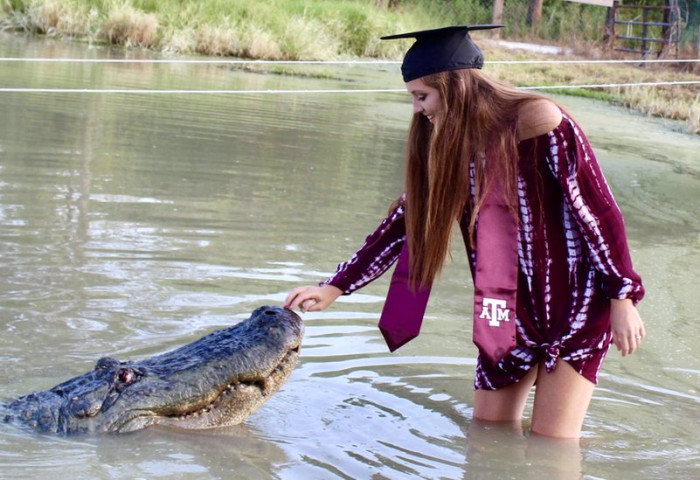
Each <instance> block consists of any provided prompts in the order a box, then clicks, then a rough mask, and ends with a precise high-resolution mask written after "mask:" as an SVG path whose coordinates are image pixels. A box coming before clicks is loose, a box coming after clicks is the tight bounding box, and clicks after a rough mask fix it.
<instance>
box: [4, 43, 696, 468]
mask: <svg viewBox="0 0 700 480" xmlns="http://www.w3.org/2000/svg"><path fill="white" fill-rule="evenodd" d="M122 54H123V53H121V52H111V51H109V50H105V49H101V48H91V49H88V50H87V51H86V49H85V46H83V45H71V44H61V43H59V42H52V41H48V42H34V41H31V40H25V39H21V38H20V37H14V36H4V35H2V34H0V56H44V55H45V56H63V57H81V56H84V55H93V56H102V55H104V56H107V57H109V56H115V55H122ZM338 77H339V79H334V80H313V79H308V78H305V79H302V78H292V77H281V76H273V75H262V74H257V73H245V72H240V71H232V70H230V69H227V68H220V67H211V66H207V67H192V66H183V65H159V66H155V65H141V64H139V65H107V66H95V65H91V66H89V65H80V66H75V65H73V66H71V65H63V66H57V65H51V66H49V65H44V64H31V65H22V64H17V65H13V66H7V65H4V64H2V63H0V82H2V84H3V85H7V86H65V87H76V88H82V87H91V88H95V87H105V88H109V87H120V88H124V87H136V88H143V87H151V88H205V87H210V88H255V89H260V88H279V87H280V86H284V87H287V88H309V86H313V87H314V88H335V87H337V86H338V85H351V84H352V83H353V82H355V83H357V82H360V81H361V82H363V83H362V85H364V84H367V85H368V86H369V87H370V88H371V87H375V86H380V87H383V88H386V87H394V86H396V87H400V80H399V77H398V76H397V75H396V72H382V71H370V72H367V71H365V72H364V73H363V74H362V76H361V77H360V76H359V75H358V74H357V73H355V72H350V73H349V72H346V71H342V72H340V73H339V75H338ZM392 82H394V83H392ZM563 102H564V103H565V104H567V105H569V106H570V108H571V110H572V112H573V113H574V115H575V116H576V117H577V119H578V120H579V121H580V122H581V123H582V125H583V126H584V128H585V129H586V131H587V132H588V133H589V136H590V138H591V140H592V142H593V144H594V145H595V146H596V148H597V151H598V154H599V156H600V160H601V164H602V165H603V168H604V170H605V172H606V174H607V175H608V178H609V180H610V182H611V184H612V187H613V190H614V192H615V195H616V198H617V199H618V201H619V203H620V204H621V206H622V209H623V210H624V211H625V214H626V219H627V223H628V229H629V230H630V237H631V244H632V250H633V255H634V258H635V261H636V264H637V267H638V270H639V271H640V272H641V273H642V275H643V276H644V278H645V281H646V285H647V289H648V291H649V294H648V298H647V300H645V302H643V303H642V305H641V309H642V314H643V315H644V317H645V319H646V321H647V331H648V339H647V341H646V342H645V346H644V348H643V349H642V350H641V352H639V353H638V354H635V355H634V356H633V357H630V358H625V359H624V360H623V359H622V358H621V357H620V356H619V355H617V354H616V352H611V353H610V355H609V358H608V360H607V361H606V364H605V366H604V371H603V374H602V375H601V384H600V386H599V388H598V389H597V390H596V393H595V395H594V399H593V402H592V406H591V409H590V411H589V415H588V416H587V418H586V422H585V424H584V439H583V441H582V442H581V443H580V446H572V445H570V444H568V443H551V442H548V441H546V440H545V439H540V438H533V437H531V436H529V435H528V434H527V426H528V425H527V422H525V424H524V425H523V426H522V427H520V426H518V427H517V428H512V427H506V426H502V425H501V426H498V425H481V424H478V423H476V422H474V421H473V420H472V418H471V417H472V410H471V405H472V404H473V394H472V387H471V384H472V379H473V369H474V356H475V353H476V352H475V349H474V347H473V346H472V345H471V344H470V342H469V332H470V328H471V326H470V323H469V321H468V318H469V315H470V311H469V309H470V305H469V298H470V296H471V287H470V286H469V282H468V274H467V267H466V261H465V259H464V254H463V252H462V249H463V247H461V246H460V245H456V246H455V251H454V252H453V258H454V260H453V262H451V263H450V264H449V265H448V267H447V269H446V271H445V273H444V276H443V279H442V281H441V282H440V284H439V286H438V287H437V288H436V289H435V291H434V294H433V297H432V298H431V303H430V305H429V307H428V315H427V318H426V322H425V324H424V327H423V333H422V334H421V336H420V338H419V339H417V340H416V341H414V342H412V343H411V344H409V345H407V346H406V347H404V348H402V349H401V351H399V352H398V354H388V353H387V351H386V347H385V345H384V344H383V341H382V339H381V336H380V335H379V333H378V331H377V329H376V322H377V320H378V314H379V311H380V308H381V303H382V300H383V297H384V294H385V292H386V286H387V279H381V280H379V281H378V282H377V283H376V284H375V285H371V286H369V287H368V288H367V289H366V290H363V291H362V292H361V293H360V294H355V295H352V296H349V297H346V298H342V299H341V300H340V301H339V302H338V303H337V304H336V305H335V306H334V307H333V309H331V310H330V311H328V312H324V313H322V314H308V315H305V321H306V323H307V336H306V339H305V341H304V348H303V352H302V359H301V363H300V365H299V367H298V368H297V370H295V372H294V373H293V374H292V377H291V379H290V380H289V381H288V383H287V384H286V385H285V386H284V387H283V389H282V390H281V391H280V392H279V393H278V394H276V395H275V396H274V397H272V398H271V399H270V400H269V402H268V403H266V404H265V406H264V407H263V408H262V409H261V410H260V411H258V412H256V413H255V414H254V415H253V416H251V417H250V419H249V420H248V421H247V422H246V423H245V424H244V425H240V426H238V427H236V428H231V429H227V430H223V431H214V432H201V433H191V432H187V433H183V432H174V431H167V430H162V429H161V430H159V429H152V430H147V431H143V432H138V433H136V434H133V435H129V436H127V437H113V436H104V437H91V438H54V437H48V436H37V435H35V434H32V433H28V432H25V431H23V430H21V429H16V428H14V427H11V426H7V425H5V426H3V428H1V429H0V476H1V477H8V478H20V477H21V478H44V477H46V475H58V476H59V477H61V478H64V477H65V478H134V477H146V478H155V477H163V478H188V479H189V478H203V479H204V478H231V477H232V476H239V477H240V478H270V477H273V478H285V479H287V478H392V479H397V478H470V479H471V478H536V477H537V478H543V477H545V478H550V477H552V478H578V477H584V478H625V477H628V476H630V475H632V474H634V475H640V476H644V477H648V478H671V477H673V478H693V477H695V476H697V474H698V473H700V466H698V464H697V458H698V456H700V450H699V448H698V445H697V440H696V439H697V436H698V434H700V424H699V423H698V418H697V411H698V406H700V393H699V392H698V385H700V350H699V349H700V346H698V343H697V342H696V341H695V338H697V336H698V334H700V330H699V329H698V323H697V322H695V321H694V319H695V313H694V312H695V311H697V308H698V307H700V303H698V302H699V301H700V300H698V297H697V294H696V292H695V290H697V279H696V276H697V275H696V273H695V272H697V271H698V268H700V224H699V223H698V219H697V214H696V212H697V211H698V210H699V209H700V194H699V192H700V189H699V188H698V187H699V185H698V179H699V178H700V177H699V176H698V173H699V172H698V167H697V165H696V156H697V155H696V152H697V151H698V147H700V141H699V140H698V139H697V138H693V137H689V136H684V135H680V134H677V133H674V131H673V129H671V128H669V127H668V126H667V125H664V124H662V123H660V122H659V121H657V120H650V119H645V118H641V117H635V116H630V115H628V114H627V113H626V112H624V111H622V110H618V109H614V108H610V107H608V106H606V105H604V104H601V103H596V102H591V101H588V100H585V101H584V100H576V99H569V98H565V99H563ZM408 115H410V105H409V103H408V99H407V98H404V96H402V95H386V94H385V95H375V94H371V95H362V96H357V95H326V96H323V95H288V96H264V95H238V96H227V95H212V96H208V95H207V96H196V97H193V96H186V95H175V96H149V95H50V94H11V95H10V94H3V95H2V96H1V97H0V274H1V275H2V278H3V281H2V282H0V309H1V311H2V313H3V315H2V320H1V321H0V327H1V328H2V329H3V330H2V331H3V333H4V335H2V336H0V360H2V362H1V363H0V383H1V384H2V385H3V387H2V391H1V392H0V394H1V396H2V399H7V398H12V397H15V396H18V395H20V394H24V393H27V392H28V391H32V390H38V389H45V388H47V387H49V386H52V385H55V384H56V383H58V381H60V380H63V379H66V378H70V377H72V376H75V375H78V374H81V373H83V372H85V371H86V370H88V369H91V368H92V366H93V364H94V362H95V361H96V360H97V358H99V357H100V356H102V355H105V354H109V355H111V356H115V357H117V358H121V359H137V358H143V357H145V356H150V355H153V354H156V353H160V352H163V351H165V350H167V349H170V348H174V347H175V346H179V345H182V344H183V343H186V342H189V341H192V340H193V339H195V338H197V337H199V336H201V335H202V334H204V333H206V332H208V331H210V330H211V329H214V328H217V327H221V326H226V325H230V324H232V323H234V322H237V321H239V320H240V319H242V318H245V317H247V316H248V314H249V313H250V312H251V311H252V310H253V309H254V308H256V307H258V306H259V305H261V304H268V303H271V304H279V303H281V302H282V300H283V298H284V296H285V295H286V292H287V291H288V290H289V289H290V288H291V287H292V286H295V285H298V284H301V283H312V282H315V281H318V280H319V279H322V278H324V277H325V276H326V275H328V274H329V273H330V271H331V270H332V269H333V268H334V267H335V263H336V262H337V261H340V260H343V259H344V257H345V256H347V255H349V254H350V253H352V252H353V251H354V250H355V248H356V247H357V246H358V245H359V243H360V242H361V241H362V239H363V238H364V235H365V234H366V233H368V232H369V231H371V229H373V228H374V227H375V226H376V223H377V222H378V221H379V219H380V218H381V216H382V214H383V212H385V211H386V208H387V206H388V205H389V203H390V202H391V201H392V200H393V199H394V198H395V197H396V196H397V195H398V194H399V193H400V191H401V183H402V175H403V160H402V157H403V140H404V137H405V129H406V126H407V120H408ZM57 472H58V473H57Z"/></svg>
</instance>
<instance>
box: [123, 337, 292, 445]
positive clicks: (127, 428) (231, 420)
mask: <svg viewBox="0 0 700 480" xmlns="http://www.w3.org/2000/svg"><path fill="white" fill-rule="evenodd" d="M299 351H300V345H296V346H294V347H292V348H291V349H290V350H289V351H288V352H287V354H286V355H285V356H284V357H282V359H281V360H280V362H279V363H278V364H277V366H276V367H274V368H273V369H272V370H271V371H270V372H269V373H268V374H267V376H262V375H261V376H260V377H259V378H246V379H245V380H240V379H236V380H233V381H231V382H230V383H228V384H227V385H225V386H224V387H223V388H222V389H220V391H219V392H218V394H217V395H215V396H214V397H213V398H212V397H211V396H207V397H204V398H200V399H198V400H195V401H193V402H190V403H189V406H188V407H186V408H177V409H172V410H170V411H162V410H160V411H151V410H132V411H129V412H125V414H124V415H121V416H120V418H119V420H118V421H117V422H115V423H114V424H113V425H112V428H110V430H111V431H114V432H119V433H125V432H131V431H135V430H140V429H142V428H144V427H147V426H150V425H162V426H167V427H172V428H178V429H185V430H201V429H207V428H214V427H222V426H232V425H237V424H239V423H241V422H242V421H243V420H245V418H247V417H248V416H249V415H250V414H251V413H252V412H254V411H255V410H257V409H258V408H259V407H260V405H262V404H263V403H264V402H265V401H266V400H267V399H268V398H269V397H270V396H271V395H272V394H273V393H275V392H276V391H277V390H278V389H279V388H280V387H281V386H282V384H283V383H284V382H285V380H286V379H287V377H288V376H289V375H290V374H291V372H292V370H293V369H294V367H295V365H296V363H297V360H298V358H299Z"/></svg>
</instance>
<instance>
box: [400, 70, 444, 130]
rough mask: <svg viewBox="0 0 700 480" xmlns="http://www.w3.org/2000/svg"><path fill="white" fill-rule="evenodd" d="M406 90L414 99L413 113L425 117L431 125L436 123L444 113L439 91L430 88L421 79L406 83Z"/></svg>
mask: <svg viewBox="0 0 700 480" xmlns="http://www.w3.org/2000/svg"><path fill="white" fill-rule="evenodd" d="M406 89H407V90H408V93H410V94H411V97H413V113H414V114H416V113H420V114H422V115H425V117H426V118H427V119H428V120H429V121H430V123H435V119H436V118H437V117H439V116H440V115H441V114H442V113H443V106H442V98H441V96H440V92H439V91H438V89H437V88H433V87H429V86H428V85H426V84H425V83H423V80H422V79H420V78H416V79H415V80H411V81H410V82H406Z"/></svg>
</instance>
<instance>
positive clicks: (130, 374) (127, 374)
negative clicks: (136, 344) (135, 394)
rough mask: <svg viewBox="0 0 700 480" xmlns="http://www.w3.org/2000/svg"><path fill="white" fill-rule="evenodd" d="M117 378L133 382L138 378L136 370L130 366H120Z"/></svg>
mask: <svg viewBox="0 0 700 480" xmlns="http://www.w3.org/2000/svg"><path fill="white" fill-rule="evenodd" d="M117 378H118V379H119V381H120V382H121V383H131V382H133V381H134V379H135V378H136V375H134V371H133V370H131V369H129V368H120V369H119V372H117Z"/></svg>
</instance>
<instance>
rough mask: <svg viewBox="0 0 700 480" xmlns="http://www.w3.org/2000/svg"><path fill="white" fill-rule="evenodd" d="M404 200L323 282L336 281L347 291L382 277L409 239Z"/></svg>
mask: <svg viewBox="0 0 700 480" xmlns="http://www.w3.org/2000/svg"><path fill="white" fill-rule="evenodd" d="M402 200H403V197H402V198H401V199H400V200H399V202H397V205H396V207H395V208H394V209H393V210H392V211H391V212H390V213H389V215H388V216H387V217H386V218H385V219H384V220H383V221H382V222H381V223H380V224H379V227H377V229H376V230H375V231H374V232H373V233H372V234H370V235H369V236H368V237H367V239H366V240H365V243H364V244H362V246H361V247H360V249H359V250H358V251H357V252H355V254H354V255H353V256H352V257H350V260H348V261H347V262H344V263H341V264H340V265H338V268H337V269H336V272H335V275H333V276H332V277H331V278H329V279H327V280H326V281H324V282H321V285H333V286H334V287H337V288H339V289H340V290H342V291H343V293H344V294H346V295H348V294H350V293H352V292H354V291H355V290H358V289H360V288H362V287H364V286H365V285H367V284H368V283H370V282H371V281H373V280H375V279H377V278H379V277H380V276H381V275H382V274H383V273H384V272H386V271H387V270H388V269H389V267H391V265H392V264H393V263H394V262H395V261H396V259H397V258H398V257H399V253H401V248H402V247H403V244H404V242H405V241H406V224H405V222H404V207H403V201H402Z"/></svg>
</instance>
